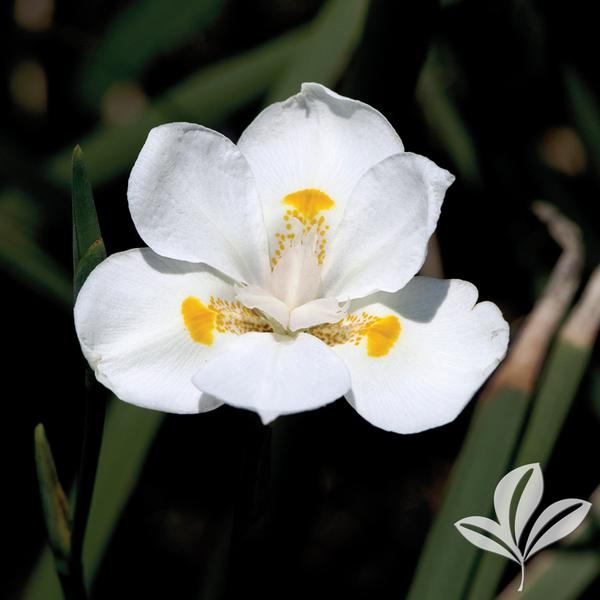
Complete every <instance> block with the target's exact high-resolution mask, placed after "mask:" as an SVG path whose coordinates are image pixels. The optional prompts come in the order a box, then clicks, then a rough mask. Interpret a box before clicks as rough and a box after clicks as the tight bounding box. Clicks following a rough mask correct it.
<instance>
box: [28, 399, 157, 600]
mask: <svg viewBox="0 0 600 600" xmlns="http://www.w3.org/2000/svg"><path fill="white" fill-rule="evenodd" d="M163 418H164V415H163V414H162V413H158V412H154V411H151V410H145V409H142V408H137V407H135V406H131V405H129V404H125V403H124V402H121V401H119V400H116V399H115V400H114V401H113V402H112V403H111V406H110V407H109V411H108V417H107V421H106V427H105V434H104V438H105V441H104V444H103V446H102V450H101V452H100V461H99V463H98V474H97V478H96V487H95V492H94V498H93V500H92V506H91V510H90V515H89V528H88V532H87V535H86V540H85V545H84V548H83V561H84V564H85V565H86V581H87V583H88V585H91V583H92V582H93V580H94V577H95V575H96V572H97V570H98V567H99V566H100V563H101V561H102V557H103V555H104V552H105V550H106V547H107V545H108V543H109V541H110V538H111V536H112V533H113V531H114V529H115V527H116V524H117V523H118V520H119V516H120V515H121V513H122V512H123V510H124V508H125V506H126V504H127V501H128V500H129V497H130V496H131V493H132V491H133V489H134V488H135V485H136V483H137V481H138V479H139V477H140V475H141V472H142V468H143V465H144V462H145V460H146V456H147V454H148V451H149V449H150V447H151V445H152V442H153V440H154V437H155V435H156V432H157V431H158V428H159V427H160V425H161V423H162V421H163ZM22 598H23V600H61V598H62V596H61V592H60V587H59V585H58V578H57V577H56V574H55V572H54V566H53V562H52V555H51V553H50V551H49V550H45V551H44V552H43V554H42V556H41V558H40V560H39V562H38V564H37V565H36V568H35V570H34V571H33V573H32V575H31V577H30V579H29V582H28V585H27V587H26V589H25V591H24V593H23V596H22Z"/></svg>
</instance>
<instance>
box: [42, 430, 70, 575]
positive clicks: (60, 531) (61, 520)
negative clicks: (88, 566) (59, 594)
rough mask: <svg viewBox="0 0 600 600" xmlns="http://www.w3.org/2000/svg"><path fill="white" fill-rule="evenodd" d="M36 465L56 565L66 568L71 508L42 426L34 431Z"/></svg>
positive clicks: (61, 569) (60, 568) (62, 568)
mask: <svg viewBox="0 0 600 600" xmlns="http://www.w3.org/2000/svg"><path fill="white" fill-rule="evenodd" d="M34 444H35V464H36V468H37V477H38V485H39V489H40V496H41V499H42V509H43V512H44V520H45V522H46V530H47V531H48V541H49V543H50V547H51V548H52V553H53V554H54V560H55V561H56V568H57V569H58V570H59V571H64V570H66V564H67V562H68V559H69V555H70V553H71V524H72V519H71V509H70V508H69V502H68V500H67V497H66V496H65V492H64V490H63V488H62V485H61V484H60V481H59V479H58V474H57V472H56V465H55V464H54V457H53V456H52V450H51V449H50V444H49V443H48V439H47V438H46V432H45V430H44V426H43V425H42V424H41V423H40V424H39V425H37V427H36V428H35V430H34Z"/></svg>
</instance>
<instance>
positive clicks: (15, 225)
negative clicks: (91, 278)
mask: <svg viewBox="0 0 600 600" xmlns="http://www.w3.org/2000/svg"><path fill="white" fill-rule="evenodd" d="M30 209H31V210H30ZM36 236H37V212H36V211H35V210H34V209H33V203H32V202H31V201H30V197H29V196H27V195H26V194H24V193H22V192H20V191H18V190H13V189H6V190H3V191H2V192H0V266H1V267H2V268H3V269H5V270H6V271H8V272H9V273H10V274H12V275H13V277H15V279H17V280H19V281H21V282H22V283H24V284H25V285H27V286H29V287H30V288H32V289H33V290H34V291H35V292H37V293H39V294H41V295H42V296H44V297H46V298H49V299H50V300H52V301H54V302H57V303H58V304H60V305H62V306H70V305H71V302H72V288H71V283H70V277H69V276H68V275H67V272H66V271H65V269H64V268H63V267H62V265H60V264H58V263H57V262H56V261H55V260H54V259H53V258H52V257H51V256H49V255H48V254H47V253H45V252H44V251H43V250H42V249H41V248H40V246H39V243H38V242H37V239H36Z"/></svg>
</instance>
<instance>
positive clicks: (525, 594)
mask: <svg viewBox="0 0 600 600" xmlns="http://www.w3.org/2000/svg"><path fill="white" fill-rule="evenodd" d="M543 558H544V563H542V564H541V565H540V572H537V573H536V572H532V571H531V570H530V571H529V572H528V573H527V580H526V584H525V588H524V589H523V591H522V592H517V591H516V586H515V591H514V592H513V593H511V592H505V593H503V594H502V595H501V596H500V597H499V598H498V600H517V598H518V599H520V600H549V598H551V599H552V600H579V599H581V598H584V593H585V591H586V589H587V588H588V587H589V586H590V585H591V583H592V582H593V581H594V580H595V579H596V578H597V577H598V575H599V574H600V553H598V551H597V550H596V549H592V550H566V549H565V550H563V549H561V550H551V551H549V552H547V553H545V556H544V557H543Z"/></svg>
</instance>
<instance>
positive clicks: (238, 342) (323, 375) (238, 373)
mask: <svg viewBox="0 0 600 600" xmlns="http://www.w3.org/2000/svg"><path fill="white" fill-rule="evenodd" d="M194 383H195V384H196V385H197V386H198V388H199V389H201V390H202V391H204V392H206V393H208V394H211V395H212V396H215V397H217V398H219V399H220V400H222V401H223V402H226V403H227V404H231V405H232V406H238V407H241V408H247V409H250V410H253V411H255V412H257V413H259V414H260V415H262V416H263V417H264V420H272V419H273V418H275V416H277V415H280V414H289V413H296V412H301V411H305V410H311V409H314V408H318V407H320V406H324V405H325V404H329V403H330V402H333V401H334V400H335V399H336V398H339V397H340V396H342V395H344V394H345V393H346V392H347V391H348V389H349V387H350V376H349V374H348V369H347V368H346V366H345V365H344V363H343V362H342V360H340V359H339V358H338V357H337V356H336V355H335V353H334V352H332V351H331V349H330V348H328V347H327V346H326V345H325V344H324V343H323V342H321V341H320V340H318V339H316V338H315V337H313V336H311V335H308V334H306V333H300V334H299V335H297V336H295V337H290V336H282V335H277V334H272V333H247V334H245V335H242V336H240V337H238V338H236V339H235V340H233V341H232V342H231V343H230V344H228V346H227V352H224V353H222V354H220V355H218V356H216V357H215V358H213V359H212V360H210V362H208V363H207V364H206V365H205V366H203V367H202V368H201V369H200V371H199V372H198V373H197V375H196V376H195V377H194Z"/></svg>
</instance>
